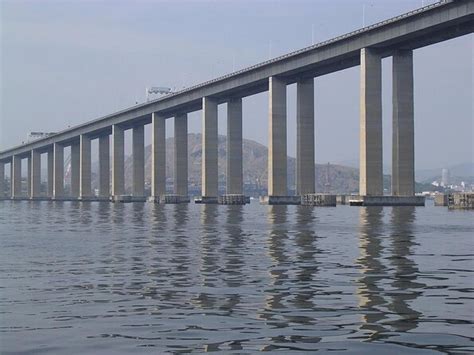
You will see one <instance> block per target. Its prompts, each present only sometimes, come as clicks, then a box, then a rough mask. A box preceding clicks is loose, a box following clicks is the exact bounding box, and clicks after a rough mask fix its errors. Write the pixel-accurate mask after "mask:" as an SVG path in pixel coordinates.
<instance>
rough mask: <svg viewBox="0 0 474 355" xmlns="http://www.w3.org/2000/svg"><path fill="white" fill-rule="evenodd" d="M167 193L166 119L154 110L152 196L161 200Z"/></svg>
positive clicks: (152, 125)
mask: <svg viewBox="0 0 474 355" xmlns="http://www.w3.org/2000/svg"><path fill="white" fill-rule="evenodd" d="M165 194H166V120H165V118H164V117H161V116H160V115H159V114H158V113H156V112H154V113H153V114H152V117H151V198H150V200H151V201H152V202H159V201H160V196H163V195H165Z"/></svg>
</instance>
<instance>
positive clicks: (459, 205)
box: [448, 192, 474, 210]
mask: <svg viewBox="0 0 474 355" xmlns="http://www.w3.org/2000/svg"><path fill="white" fill-rule="evenodd" d="M448 208H449V209H465V210H472V209H474V193H472V192H455V193H453V194H449V195H448Z"/></svg>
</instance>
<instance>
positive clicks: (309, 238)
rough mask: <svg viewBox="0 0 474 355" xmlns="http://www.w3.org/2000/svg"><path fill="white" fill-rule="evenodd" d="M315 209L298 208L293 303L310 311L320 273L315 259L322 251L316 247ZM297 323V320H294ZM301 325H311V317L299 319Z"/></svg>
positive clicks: (312, 306)
mask: <svg viewBox="0 0 474 355" xmlns="http://www.w3.org/2000/svg"><path fill="white" fill-rule="evenodd" d="M315 218H316V217H315V209H314V208H312V207H306V206H298V207H297V210H296V226H295V227H296V236H295V239H294V241H295V245H296V248H297V249H296V263H297V265H298V269H297V270H296V280H297V283H296V285H298V287H297V288H296V292H295V295H294V298H293V301H292V303H294V305H295V307H297V308H299V309H302V310H307V311H310V310H312V309H313V308H314V306H315V305H314V296H315V294H316V289H315V288H314V287H313V286H314V280H315V276H316V274H317V272H318V261H317V259H316V257H315V255H316V254H318V253H320V251H319V250H318V249H317V247H316V233H315V231H314V230H315V225H314V221H315ZM293 321H295V320H293ZM297 321H298V322H300V323H309V322H311V321H312V318H311V317H303V316H302V317H299V319H298V320H297Z"/></svg>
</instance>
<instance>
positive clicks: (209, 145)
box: [201, 97, 218, 203]
mask: <svg viewBox="0 0 474 355" xmlns="http://www.w3.org/2000/svg"><path fill="white" fill-rule="evenodd" d="M217 139H218V137H217V101H215V100H214V99H212V98H210V97H203V99H202V179H201V181H202V200H201V201H202V203H217V195H218V168H217V144H218V141H217Z"/></svg>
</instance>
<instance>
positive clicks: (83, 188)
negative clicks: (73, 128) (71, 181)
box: [79, 134, 92, 200]
mask: <svg viewBox="0 0 474 355" xmlns="http://www.w3.org/2000/svg"><path fill="white" fill-rule="evenodd" d="M79 139H80V141H79V144H80V167H79V170H80V192H79V198H80V199H81V200H87V199H91V198H92V189H91V140H90V138H89V137H87V136H86V135H84V134H81V136H80V137H79Z"/></svg>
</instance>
